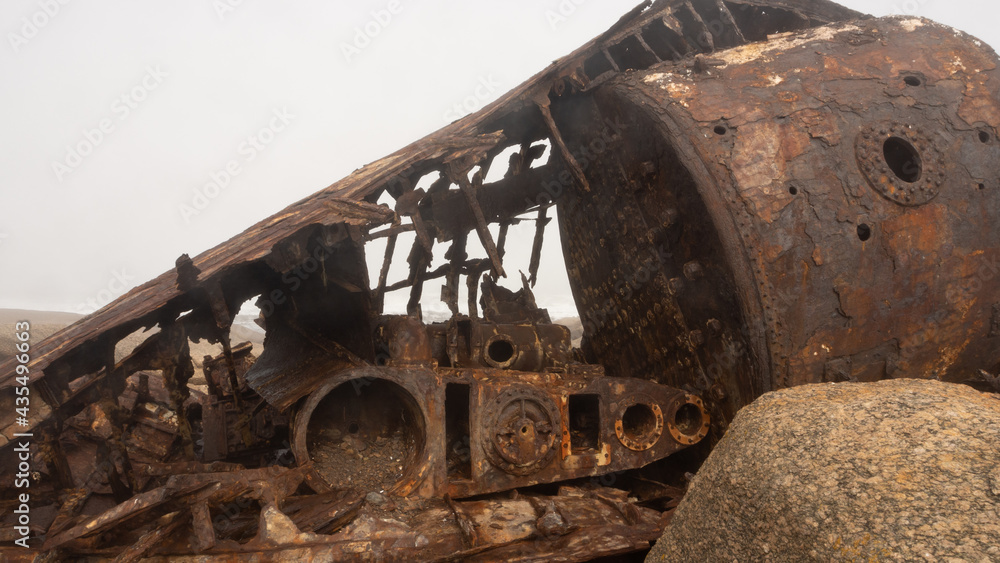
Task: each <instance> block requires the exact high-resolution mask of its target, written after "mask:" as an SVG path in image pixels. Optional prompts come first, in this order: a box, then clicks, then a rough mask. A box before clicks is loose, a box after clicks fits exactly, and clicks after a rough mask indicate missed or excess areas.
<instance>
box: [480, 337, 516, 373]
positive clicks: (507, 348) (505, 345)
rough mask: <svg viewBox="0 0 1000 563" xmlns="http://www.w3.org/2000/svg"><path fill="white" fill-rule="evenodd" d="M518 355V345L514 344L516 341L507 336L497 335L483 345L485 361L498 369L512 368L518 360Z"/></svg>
mask: <svg viewBox="0 0 1000 563" xmlns="http://www.w3.org/2000/svg"><path fill="white" fill-rule="evenodd" d="M498 350H499V351H498ZM517 355H518V349H517V344H514V339H512V338H511V337H510V336H507V335H506V334H495V335H493V336H492V337H490V339H489V340H487V341H486V343H485V344H483V359H484V360H486V363H487V364H489V365H491V366H493V367H495V368H498V369H507V368H509V367H510V366H512V365H513V364H514V361H515V360H517Z"/></svg>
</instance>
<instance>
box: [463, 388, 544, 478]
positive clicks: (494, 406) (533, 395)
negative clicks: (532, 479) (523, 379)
mask: <svg viewBox="0 0 1000 563" xmlns="http://www.w3.org/2000/svg"><path fill="white" fill-rule="evenodd" d="M482 420H483V428H482V436H483V444H482V447H483V451H484V452H485V453H486V457H487V458H488V459H489V460H490V462H491V463H493V465H495V466H497V467H499V468H500V469H502V470H504V471H506V472H507V473H510V474H512V475H530V474H531V473H535V472H536V471H538V470H540V469H542V468H543V467H545V466H547V465H548V464H549V462H551V461H552V459H553V458H554V457H555V455H556V447H555V445H556V444H555V443H556V435H557V434H558V428H559V409H558V408H557V407H556V404H555V402H554V401H553V400H552V398H551V397H549V396H548V395H546V394H545V393H543V392H541V391H538V390H536V389H533V388H531V387H527V386H524V385H519V386H516V387H511V388H509V389H507V390H505V391H503V392H502V393H500V394H499V395H497V396H496V397H494V398H493V399H492V400H490V402H489V403H488V404H487V406H486V409H485V412H484V415H483V419H482Z"/></svg>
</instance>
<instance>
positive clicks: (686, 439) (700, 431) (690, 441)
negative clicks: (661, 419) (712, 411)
mask: <svg viewBox="0 0 1000 563" xmlns="http://www.w3.org/2000/svg"><path fill="white" fill-rule="evenodd" d="M672 407H673V408H672V409H670V413H669V414H668V416H667V429H668V430H670V435H671V436H673V437H674V440H676V441H677V442H678V443H680V444H684V445H686V446H692V445H694V444H697V443H698V442H700V441H702V439H704V438H705V436H708V430H709V426H710V423H711V417H710V416H708V411H706V410H705V403H703V402H702V400H701V399H700V398H699V397H696V396H695V395H684V396H683V397H682V398H681V399H680V400H679V401H676V402H675V403H674V404H673V405H672Z"/></svg>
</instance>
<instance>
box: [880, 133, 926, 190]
mask: <svg viewBox="0 0 1000 563" xmlns="http://www.w3.org/2000/svg"><path fill="white" fill-rule="evenodd" d="M882 156H883V157H884V158H885V163H886V164H888V165H889V168H890V169H891V170H892V173H893V174H895V175H896V177H897V178H899V179H900V180H902V181H904V182H907V183H910V184H912V183H914V182H916V181H917V180H919V179H920V176H921V174H922V173H923V164H922V163H921V160H920V153H919V152H917V149H916V148H915V147H914V146H913V144H912V143H910V142H909V141H907V140H906V139H903V138H900V137H889V138H888V139H886V141H885V144H884V145H882Z"/></svg>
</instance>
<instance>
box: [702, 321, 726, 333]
mask: <svg viewBox="0 0 1000 563" xmlns="http://www.w3.org/2000/svg"><path fill="white" fill-rule="evenodd" d="M705 324H707V325H708V330H710V331H712V334H721V333H722V322H720V321H719V319H708V322H707V323H705Z"/></svg>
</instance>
